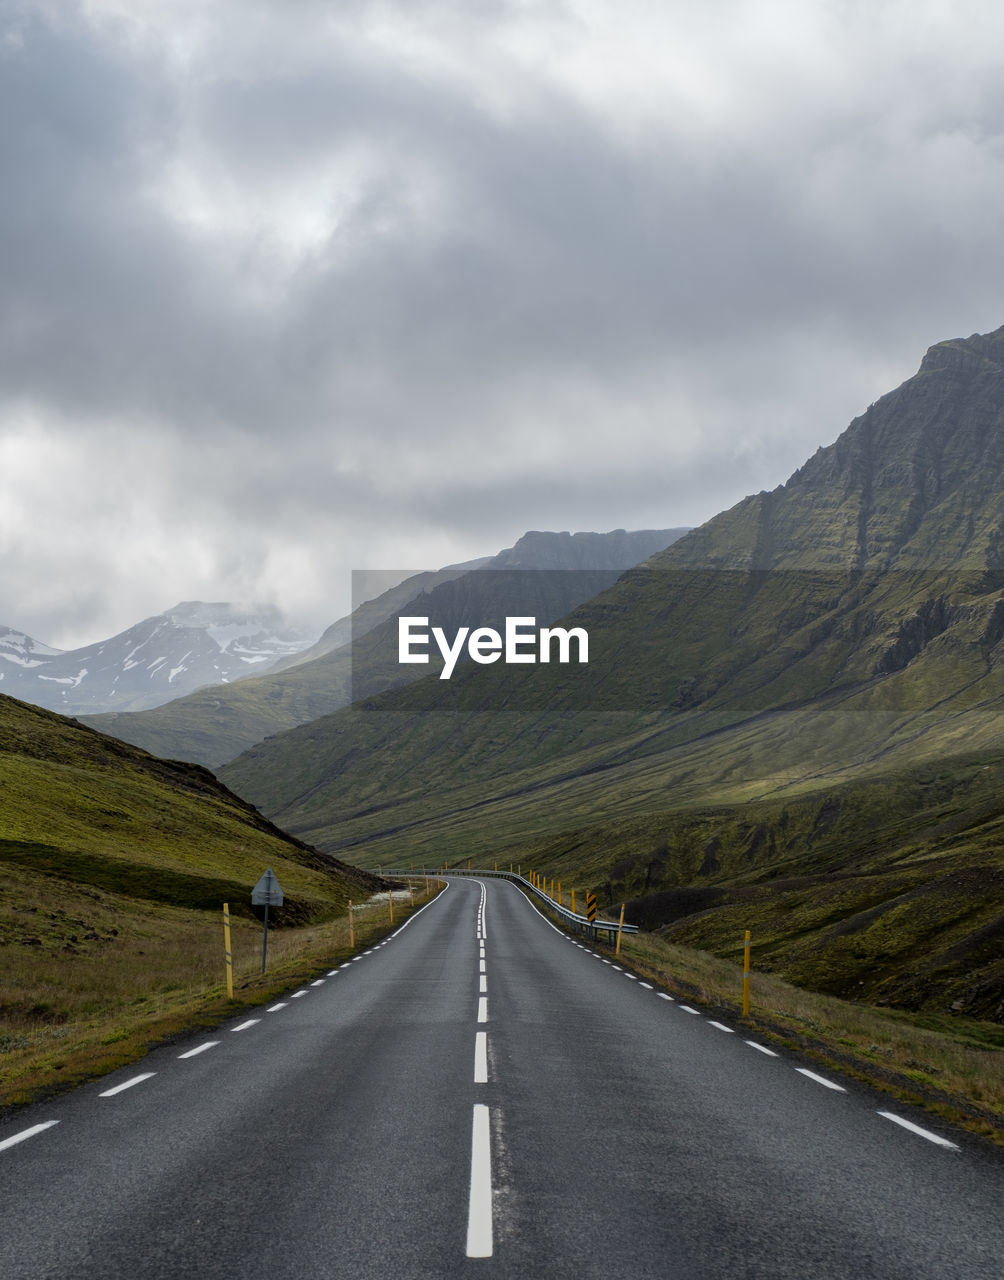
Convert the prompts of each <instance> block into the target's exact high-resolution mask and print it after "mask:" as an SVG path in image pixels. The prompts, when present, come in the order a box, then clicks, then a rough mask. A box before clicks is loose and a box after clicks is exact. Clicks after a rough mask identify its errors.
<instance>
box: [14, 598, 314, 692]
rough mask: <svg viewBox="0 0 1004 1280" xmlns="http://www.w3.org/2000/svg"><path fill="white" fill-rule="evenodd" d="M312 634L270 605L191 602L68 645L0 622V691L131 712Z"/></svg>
mask: <svg viewBox="0 0 1004 1280" xmlns="http://www.w3.org/2000/svg"><path fill="white" fill-rule="evenodd" d="M17 637H21V638H20V640H19V639H17ZM312 639H313V634H311V633H308V632H305V631H303V630H302V629H300V628H297V627H293V626H291V625H290V624H289V623H288V622H287V620H286V619H285V618H284V616H283V615H282V613H281V612H280V610H279V609H278V608H277V607H276V606H275V605H270V604H239V603H235V604H231V603H227V602H215V603H207V602H203V601H198V600H188V601H182V602H181V603H180V604H177V605H175V606H174V607H173V608H172V609H168V610H165V612H164V613H160V614H155V615H154V616H152V617H150V618H144V619H143V620H142V621H140V622H138V623H135V624H134V625H133V626H131V627H129V628H127V629H126V630H125V631H122V632H119V633H118V634H117V635H114V636H111V637H109V638H108V639H107V640H99V641H96V642H95V643H93V644H89V645H83V646H81V647H80V648H77V649H70V650H57V649H49V648H48V646H45V645H40V644H39V643H38V642H37V641H32V640H31V638H30V637H27V636H22V635H21V633H20V632H15V631H12V630H11V629H9V628H0V692H3V693H6V694H7V695H8V696H10V697H17V698H19V699H21V700H22V701H25V702H31V703H33V704H34V705H36V706H42V707H47V708H48V709H49V710H52V711H60V712H62V713H64V714H66V715H81V714H85V713H87V712H100V711H104V710H107V709H108V708H109V707H113V706H116V707H122V708H133V709H136V710H138V709H141V708H148V707H153V706H157V705H159V704H160V703H162V702H165V701H167V700H169V699H171V698H173V697H176V696H177V695H178V693H179V691H180V692H189V691H191V690H194V689H197V688H200V687H202V686H204V685H207V684H212V683H219V682H220V681H222V682H228V681H231V680H240V679H244V678H246V677H247V676H249V675H251V674H252V673H253V672H255V671H259V670H261V669H262V668H263V667H264V668H265V669H268V668H269V667H270V666H271V665H272V664H273V663H274V662H276V661H278V660H279V659H281V658H283V657H285V656H287V655H289V654H290V653H294V652H297V651H299V650H300V649H302V648H305V647H306V646H307V645H308V644H309V643H310V642H311V640H312Z"/></svg>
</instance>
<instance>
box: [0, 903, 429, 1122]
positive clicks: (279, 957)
mask: <svg viewBox="0 0 1004 1280" xmlns="http://www.w3.org/2000/svg"><path fill="white" fill-rule="evenodd" d="M412 883H413V884H414V885H415V891H414V895H413V898H412V899H411V900H410V901H409V899H408V898H407V897H404V898H402V897H401V896H397V897H395V899H394V908H393V910H394V918H393V923H392V922H391V918H390V911H389V907H388V901H387V895H386V894H381V895H378V897H376V898H374V899H371V900H370V901H369V902H368V903H365V904H362V905H360V906H358V907H356V908H355V910H354V912H353V935H354V936H353V938H352V939H351V940H350V929H349V920H348V917H347V916H340V917H338V918H337V919H335V920H331V921H328V922H326V923H324V924H316V925H306V926H301V927H299V928H285V929H274V930H270V931H269V942H268V969H267V972H266V973H265V974H262V973H261V972H260V966H261V936H262V933H261V928H260V926H258V925H256V924H255V923H253V922H251V921H246V920H240V919H236V918H234V919H232V921H231V929H232V952H233V957H234V998H233V1000H230V999H229V998H228V997H227V994H226V983H225V971H224V966H223V929H222V915H220V916H219V917H217V918H214V919H213V921H212V925H210V924H209V922H208V921H207V919H206V913H204V912H201V913H198V915H197V917H196V918H195V919H190V918H188V917H189V916H195V913H188V912H182V911H178V912H177V913H176V917H177V918H176V921H175V927H174V929H173V930H172V931H171V933H170V934H169V935H168V936H165V935H164V932H163V929H162V928H158V929H157V931H156V932H154V931H153V930H152V929H151V930H150V931H149V932H148V933H147V934H146V936H145V937H144V936H143V935H142V934H141V933H138V932H137V931H135V930H134V932H137V936H134V937H129V938H125V937H123V936H122V935H121V934H119V935H118V936H119V938H121V939H122V945H120V946H112V947H106V948H104V949H102V951H101V953H100V954H98V955H95V956H94V957H83V958H82V957H74V958H73V959H72V960H67V959H60V958H56V957H54V958H53V960H52V966H51V968H52V972H51V973H47V972H45V971H44V970H40V969H39V964H38V958H37V957H32V969H31V980H32V985H31V986H30V987H29V986H26V985H25V983H24V981H23V980H22V979H23V975H21V974H19V973H18V972H17V970H16V969H15V970H14V971H13V972H11V971H8V973H7V974H5V975H4V978H3V980H2V981H0V1114H5V1113H6V1112H8V1111H9V1110H11V1109H13V1108H16V1107H18V1106H22V1105H24V1104H26V1103H30V1102H35V1101H39V1100H40V1099H42V1098H45V1097H49V1096H52V1095H54V1094H56V1093H62V1092H65V1091H67V1090H68V1089H71V1088H75V1087H76V1086H77V1085H79V1084H82V1083H83V1082H84V1081H86V1080H90V1079H93V1078H94V1077H96V1076H101V1075H104V1074H106V1073H107V1072H109V1071H113V1070H115V1069H116V1068H117V1067H121V1066H125V1065H126V1064H128V1063H130V1062H135V1061H136V1060H137V1059H139V1058H141V1057H142V1056H143V1055H144V1054H145V1053H147V1052H148V1051H149V1050H150V1049H151V1048H153V1047H154V1046H156V1045H158V1044H163V1043H165V1042H168V1041H170V1040H172V1039H173V1038H175V1037H177V1036H181V1035H183V1034H185V1033H187V1032H190V1031H192V1030H193V1029H196V1028H210V1027H214V1026H217V1025H218V1024H219V1023H221V1022H224V1021H226V1020H227V1019H229V1018H231V1017H233V1016H235V1015H236V1014H239V1013H240V1011H241V1010H242V1009H244V1008H247V1007H249V1006H255V1005H260V1004H263V1003H265V1002H267V1001H268V1000H270V999H272V998H273V997H274V996H276V995H278V994H280V993H281V992H283V991H286V990H288V989H289V988H290V987H291V986H294V985H296V984H297V983H301V982H304V981H306V980H307V979H310V978H314V977H316V976H317V974H318V971H319V970H320V969H322V968H329V967H330V966H331V965H332V964H335V963H337V962H340V961H343V960H345V959H347V958H348V957H349V956H351V955H353V954H355V953H356V952H358V951H359V950H360V949H361V948H363V947H366V946H369V945H370V944H371V943H373V942H374V941H376V940H378V939H379V938H381V937H383V936H384V935H385V934H387V933H389V932H391V930H392V929H395V928H398V927H399V926H400V924H401V923H402V921H403V920H405V919H406V918H407V917H408V916H409V915H411V914H412V913H413V912H414V911H417V910H418V909H419V908H420V907H421V906H423V905H424V904H425V903H427V902H429V901H430V900H431V899H432V898H433V897H435V896H436V894H437V893H438V892H439V888H437V887H436V886H435V884H430V885H426V884H425V882H423V881H420V880H416V881H413V882H412ZM162 910H163V909H162ZM159 924H160V921H158V925H159ZM137 940H139V941H143V942H144V946H142V947H137V946H136V945H135V943H136V941H137ZM116 941H117V939H116ZM353 943H354V945H353ZM82 959H89V960H90V963H82Z"/></svg>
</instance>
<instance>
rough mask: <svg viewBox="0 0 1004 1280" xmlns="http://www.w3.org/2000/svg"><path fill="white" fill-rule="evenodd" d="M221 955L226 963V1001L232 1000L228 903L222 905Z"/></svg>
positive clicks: (231, 959)
mask: <svg viewBox="0 0 1004 1280" xmlns="http://www.w3.org/2000/svg"><path fill="white" fill-rule="evenodd" d="M223 954H224V956H225V958H226V962H227V999H228V1000H232V999H233V998H234V956H233V952H232V951H231V950H230V903H229V902H224V904H223Z"/></svg>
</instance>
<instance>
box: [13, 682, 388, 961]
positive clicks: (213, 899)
mask: <svg viewBox="0 0 1004 1280" xmlns="http://www.w3.org/2000/svg"><path fill="white" fill-rule="evenodd" d="M0 783H2V785H0V861H2V862H3V863H4V865H5V866H6V867H8V868H10V867H15V866H16V867H18V868H19V869H20V870H21V872H22V875H28V876H38V877H44V880H45V883H46V884H47V885H49V887H50V889H51V891H52V892H53V893H54V894H55V893H57V892H58V893H60V894H64V893H68V894H70V895H72V894H75V893H85V894H86V892H87V891H89V890H95V891H100V892H112V893H116V894H119V895H121V896H122V897H123V898H124V899H137V900H141V901H143V902H165V903H170V904H171V905H172V906H183V907H188V908H193V909H206V910H212V911H214V912H215V911H218V910H219V906H220V903H221V902H222V901H224V900H225V899H228V898H229V899H230V900H231V902H232V903H233V907H234V910H235V911H236V912H238V913H243V914H246V915H250V914H251V907H250V889H251V886H252V885H253V884H254V883H255V881H256V880H257V879H258V877H259V876H260V875H261V873H262V872H263V871H264V870H265V868H266V866H272V867H273V869H274V870H275V872H276V875H277V876H278V877H279V880H280V883H282V884H283V887H284V888H285V889H286V891H287V896H288V907H287V908H284V911H285V915H286V918H287V919H298V920H308V919H314V918H323V917H325V916H328V917H330V916H332V915H334V914H336V913H337V912H339V911H342V910H344V904H345V902H346V901H347V900H348V899H349V898H352V897H353V896H354V897H356V898H358V897H359V896H360V895H361V894H364V893H365V894H368V893H371V892H373V890H374V888H375V887H376V883H375V880H374V878H373V877H372V876H369V875H367V874H366V873H365V872H360V871H358V870H357V869H356V868H353V867H347V866H345V865H344V864H342V863H339V862H338V861H336V860H335V859H333V858H330V857H328V856H326V855H324V854H319V853H317V852H316V851H315V850H313V849H310V848H309V847H308V846H306V845H305V844H303V843H301V842H300V841H298V840H295V839H293V838H291V837H289V836H287V835H285V833H283V832H282V831H280V830H279V829H278V828H276V827H275V826H273V825H272V823H270V822H269V821H267V820H266V819H265V818H263V817H262V816H261V814H259V813H257V812H256V811H255V810H254V809H252V808H251V806H250V805H248V804H247V803H246V802H244V801H242V800H240V799H239V798H238V797H237V796H235V795H233V794H232V793H230V792H228V791H227V790H226V788H225V787H223V786H222V785H221V784H220V783H219V782H218V781H217V780H216V779H215V778H214V777H213V775H212V774H211V773H209V772H208V771H207V770H205V769H202V768H199V767H198V766H194V765H186V764H180V763H178V762H173V761H163V760H158V759H156V758H154V757H152V756H149V755H147V754H146V753H145V752H143V751H140V750H139V749H138V748H135V747H131V746H127V745H126V744H125V743H122V742H118V741H116V740H115V739H112V738H106V737H104V736H103V735H101V734H99V733H96V732H95V731H94V730H92V729H89V728H86V727H85V726H83V725H80V724H78V723H77V722H76V721H73V720H67V719H65V718H64V717H62V716H59V715H57V714H56V713H55V712H48V711H44V710H42V709H41V708H38V707H32V706H29V705H28V704H26V703H21V702H17V701H15V700H14V699H13V698H7V697H3V696H0ZM3 909H4V911H5V912H7V913H8V918H7V919H6V920H5V922H4V924H3V925H2V926H0V934H2V936H3V937H4V939H5V940H6V941H10V940H11V939H12V938H14V939H15V940H16V934H17V932H18V930H17V928H16V927H14V925H12V923H11V918H10V917H9V913H10V912H11V911H13V912H14V913H15V914H16V912H17V904H16V895H14V897H12V896H11V895H10V894H8V895H5V903H4V908H3ZM54 941H55V939H54ZM64 941H65V940H64Z"/></svg>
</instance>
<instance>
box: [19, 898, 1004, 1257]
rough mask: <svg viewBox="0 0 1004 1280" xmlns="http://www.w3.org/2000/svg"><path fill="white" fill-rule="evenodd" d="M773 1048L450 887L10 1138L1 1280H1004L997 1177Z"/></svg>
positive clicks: (979, 1149)
mask: <svg viewBox="0 0 1004 1280" xmlns="http://www.w3.org/2000/svg"><path fill="white" fill-rule="evenodd" d="M767 1048H769V1046H760V1047H756V1046H755V1045H754V1044H751V1043H750V1042H749V1041H748V1040H747V1039H746V1038H745V1037H744V1035H743V1032H742V1031H741V1030H736V1029H734V1028H729V1027H728V1026H727V1025H726V1024H724V1023H721V1024H719V1023H717V1022H716V1021H712V1020H711V1019H710V1018H709V1017H708V1016H707V1015H705V1014H704V1013H703V1012H702V1011H700V1010H698V1011H690V1010H688V1008H687V1006H686V1005H684V1004H682V1003H681V1002H679V1001H672V1000H669V999H667V998H666V997H665V995H664V994H660V993H659V992H658V991H657V990H653V989H652V988H650V987H647V986H646V985H645V984H644V983H642V982H640V981H637V980H635V979H633V978H632V977H630V976H629V975H628V974H627V973H626V972H624V971H623V970H622V969H620V968H618V967H616V966H614V965H613V964H611V963H609V962H608V961H607V960H605V959H603V958H602V957H597V956H594V955H593V954H592V953H591V952H590V951H589V950H588V949H586V948H584V947H583V946H580V945H579V944H578V943H577V942H574V941H572V940H570V939H568V938H566V937H564V936H563V935H562V934H560V933H559V932H558V931H557V930H556V929H554V928H553V927H552V926H551V925H550V924H549V923H548V922H547V921H546V920H544V919H543V917H542V916H540V915H539V914H538V913H537V912H536V910H535V909H534V908H533V907H532V905H531V904H530V903H528V902H527V901H526V899H525V898H524V897H523V896H522V895H521V894H520V893H519V892H518V890H517V889H515V888H514V887H513V886H512V885H510V884H507V883H504V882H497V881H489V882H487V884H482V883H480V882H477V881H467V880H457V881H455V882H453V883H451V885H450V887H449V888H448V889H447V890H446V891H445V892H444V893H443V894H442V895H441V896H440V897H439V898H438V899H436V900H435V901H434V902H433V903H431V904H430V905H429V906H428V907H426V908H425V909H424V910H423V911H422V912H420V913H418V914H417V915H416V916H414V917H412V919H411V920H410V921H409V922H408V923H407V925H406V926H405V927H404V928H403V929H402V930H400V931H399V932H398V933H397V934H396V935H394V936H393V937H392V938H390V939H388V940H387V941H386V942H385V943H383V944H381V945H380V946H378V947H375V948H373V949H372V950H371V951H369V952H367V953H365V954H364V955H363V956H361V957H359V958H357V959H356V960H354V961H352V962H350V963H349V964H347V965H343V966H342V967H341V968H339V969H337V970H332V971H331V972H330V973H328V974H327V975H322V978H320V979H319V980H318V982H317V983H315V984H312V985H307V986H305V987H303V988H300V989H298V990H295V991H293V992H291V993H290V994H289V996H288V997H285V998H283V999H282V1000H279V1001H276V1002H275V1003H274V1004H273V1005H270V1006H267V1007H263V1008H261V1009H260V1010H257V1011H253V1012H249V1013H246V1014H244V1015H243V1016H242V1017H241V1018H240V1019H237V1020H235V1021H233V1022H231V1023H229V1024H226V1025H224V1026H223V1027H221V1028H220V1029H219V1030H218V1031H216V1032H213V1033H211V1034H209V1035H200V1036H197V1037H193V1038H192V1039H191V1040H190V1041H189V1042H186V1043H176V1044H174V1045H171V1046H165V1047H163V1048H161V1049H158V1050H157V1051H155V1052H153V1053H151V1054H150V1055H148V1057H147V1058H146V1059H144V1060H143V1061H142V1062H140V1063H137V1064H135V1065H134V1066H132V1067H130V1068H127V1069H124V1070H122V1071H119V1072H115V1073H113V1074H112V1075H110V1076H107V1077H105V1078H103V1079H102V1080H99V1081H95V1082H93V1083H91V1084H89V1085H87V1086H85V1087H83V1088H81V1089H79V1090H77V1091H76V1092H74V1093H73V1094H70V1095H67V1096H66V1097H64V1098H61V1099H57V1100H54V1101H52V1102H50V1103H47V1104H42V1105H40V1106H37V1107H33V1108H30V1109H28V1110H26V1111H24V1112H22V1113H20V1114H19V1115H17V1116H16V1117H15V1118H13V1119H9V1120H7V1121H6V1122H5V1123H4V1124H3V1125H2V1126H0V1215H2V1216H0V1222H2V1230H0V1276H2V1277H3V1278H4V1280H41V1278H42V1277H46V1278H50V1277H51V1278H52V1280H57V1278H58V1280H69V1278H71V1277H72V1278H73V1280H84V1278H85V1277H86V1280H118V1278H119V1277H121V1278H123V1280H124V1278H126V1277H128V1278H129V1280H137V1278H141V1280H147V1278H151V1280H152V1278H155V1277H165V1278H166V1277H170V1278H171V1280H178V1278H181V1277H185V1278H186V1280H199V1278H201V1277H207V1278H208V1277H213V1278H214V1280H228V1278H231V1277H232V1278H233V1280H259V1278H260V1280H265V1277H268V1278H269V1280H286V1278H289V1280H294V1278H295V1280H314V1278H317V1280H320V1278H321V1277H338V1278H339V1280H341V1278H345V1280H366V1278H368V1277H374V1278H379V1280H412V1278H413V1277H415V1278H419V1277H452V1276H468V1275H471V1276H473V1275H478V1276H484V1277H486V1278H490V1277H544V1278H546V1277H575V1278H576V1280H578V1278H580V1277H593V1276H596V1277H599V1276H603V1277H624V1278H626V1280H636V1278H640V1277H650V1276H651V1277H659V1280H676V1278H681V1280H719V1278H720V1277H721V1278H723V1280H724V1278H725V1277H729V1278H733V1277H734V1278H738V1280H752V1278H753V1277H756V1278H761V1277H762V1278H763V1280H776V1278H780V1277H797V1278H798V1280H849V1278H854V1280H858V1278H859V1277H860V1278H861V1280H893V1278H894V1277H895V1280H953V1278H954V1277H959V1280H963V1278H964V1280H983V1278H986V1280H991V1278H992V1280H1000V1277H1001V1276H1002V1275H1004V1161H1002V1160H1001V1158H1000V1157H999V1156H998V1155H997V1153H996V1152H995V1151H993V1150H988V1149H986V1148H985V1147H984V1145H983V1144H980V1143H978V1142H977V1141H976V1140H974V1139H970V1138H968V1137H967V1136H966V1135H964V1134H960V1133H958V1132H955V1131H952V1130H950V1129H948V1128H947V1127H945V1126H943V1125H940V1124H939V1123H938V1122H936V1121H932V1120H931V1119H930V1118H928V1117H925V1116H921V1115H917V1114H914V1113H912V1112H910V1110H909V1109H907V1108H903V1107H900V1106H898V1105H893V1104H889V1103H888V1102H887V1101H886V1102H884V1101H883V1100H882V1099H881V1097H880V1096H878V1095H875V1094H873V1093H872V1092H871V1091H869V1090H867V1089H865V1088H864V1087H862V1086H860V1085H857V1084H855V1083H854V1082H851V1081H849V1080H846V1079H842V1078H840V1077H839V1076H837V1075H836V1074H834V1073H828V1072H822V1071H814V1070H813V1069H812V1067H811V1064H806V1063H804V1062H802V1061H801V1060H800V1059H797V1058H795V1057H793V1056H791V1055H785V1054H783V1053H768V1052H765V1051H764V1050H765V1049H767ZM807 1070H808V1071H810V1072H812V1074H806V1071H807ZM834 1086H835V1087H834ZM883 1112H885V1113H887V1114H882V1113H883ZM890 1117H895V1119H893V1118H890ZM903 1122H906V1124H907V1125H909V1124H912V1125H914V1126H916V1128H915V1129H914V1128H909V1127H905V1126H904V1123H903ZM43 1126H44V1127H43ZM946 1144H947V1145H946Z"/></svg>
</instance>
